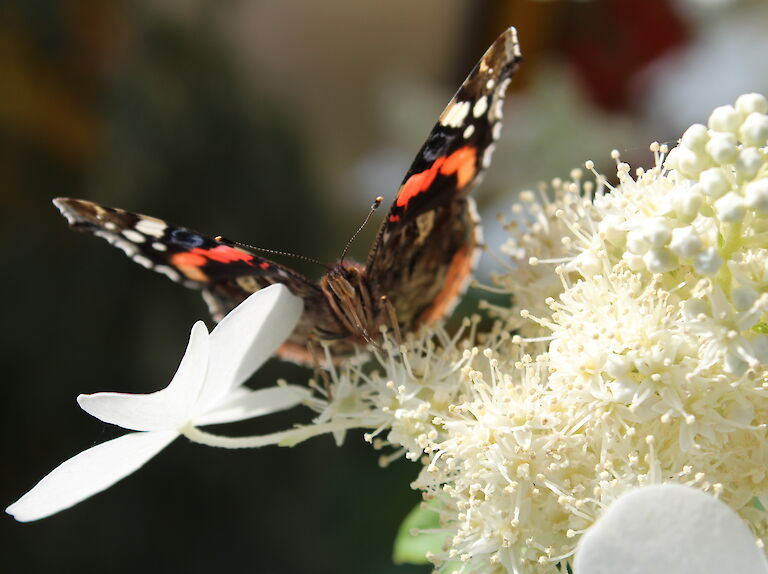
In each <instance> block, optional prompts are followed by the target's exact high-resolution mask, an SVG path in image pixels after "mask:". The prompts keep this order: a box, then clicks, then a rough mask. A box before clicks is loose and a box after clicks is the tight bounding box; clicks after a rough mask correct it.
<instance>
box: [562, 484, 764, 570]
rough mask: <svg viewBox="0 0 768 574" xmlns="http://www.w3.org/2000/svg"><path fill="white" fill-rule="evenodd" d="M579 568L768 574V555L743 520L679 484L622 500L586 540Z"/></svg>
mask: <svg viewBox="0 0 768 574" xmlns="http://www.w3.org/2000/svg"><path fill="white" fill-rule="evenodd" d="M573 566H574V571H575V572H577V573H578V574H613V573H614V572H625V573H631V572H659V573H665V572H670V573H671V572H674V573H675V574H720V573H722V572H743V573H745V574H746V573H747V572H749V573H750V574H766V573H768V562H766V559H765V555H764V554H763V552H762V550H760V549H759V548H758V546H757V544H756V543H755V536H754V535H753V534H752V532H750V530H749V528H748V527H747V525H746V524H745V523H744V521H743V520H742V519H741V518H740V517H739V515H738V514H736V513H735V512H734V511H733V510H731V509H730V508H729V507H728V505H726V504H723V503H722V502H720V501H719V500H717V499H716V498H714V497H712V496H708V495H706V494H704V493H703V492H701V491H700V490H698V489H695V488H690V487H686V486H681V485H678V484H665V485H654V486H648V487H645V488H639V489H636V490H634V491H631V492H629V493H627V494H625V495H623V496H621V497H620V498H619V499H618V500H616V502H614V503H613V504H611V506H609V507H608V509H607V510H606V511H605V513H604V514H603V516H602V517H601V518H600V519H599V520H598V521H597V522H596V523H595V524H594V525H593V526H592V527H591V528H590V529H589V530H587V532H586V533H585V534H584V536H582V538H581V540H580V541H579V545H578V547H577V549H576V560H575V561H574V564H573Z"/></svg>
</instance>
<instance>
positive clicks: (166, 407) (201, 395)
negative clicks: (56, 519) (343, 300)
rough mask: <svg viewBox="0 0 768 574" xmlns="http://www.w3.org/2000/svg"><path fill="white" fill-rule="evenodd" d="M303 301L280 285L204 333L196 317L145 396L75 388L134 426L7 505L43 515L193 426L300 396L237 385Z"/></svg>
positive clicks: (91, 405) (110, 417) (284, 333)
mask: <svg viewBox="0 0 768 574" xmlns="http://www.w3.org/2000/svg"><path fill="white" fill-rule="evenodd" d="M302 307H303V304H302V300H301V299H299V298H298V297H296V296H294V295H292V294H291V293H290V291H288V289H287V288H286V287H284V286H283V285H273V286H270V287H267V288H266V289H262V290H261V291H257V292H256V293H254V294H253V295H251V296H250V297H249V298H248V299H246V300H245V301H243V302H242V303H241V304H240V305H239V306H237V307H236V308H235V309H234V310H232V311H231V312H230V313H229V314H228V315H227V316H226V317H225V318H224V319H223V320H222V321H221V322H220V323H219V324H218V325H217V326H216V328H215V329H214V330H213V331H212V332H211V333H210V335H209V334H208V330H207V329H206V328H205V324H204V323H203V322H202V321H198V322H197V323H195V325H194V327H192V332H191V334H190V337H189V344H188V345H187V349H186V351H185V353H184V356H183V357H182V359H181V363H180V364H179V368H178V370H177V371H176V374H175V375H174V377H173V379H172V380H171V382H170V384H169V385H168V386H167V387H165V388H164V389H162V390H160V391H157V392H154V393H149V394H145V395H143V394H126V393H96V394H93V395H80V396H79V397H78V398H77V402H78V403H79V404H80V406H81V407H82V409H83V410H85V411H86V412H88V413H89V414H91V415H93V416H95V417H96V418H98V419H100V420H102V421H104V422H106V423H110V424H114V425H117V426H120V427H123V428H125V429H129V430H133V431H139V432H134V433H130V434H126V435H124V436H121V437H120V438H116V439H113V440H110V441H107V442H104V443H101V444H99V445H96V446H94V447H92V448H89V449H88V450H85V451H83V452H81V453H80V454H78V455H77V456H75V457H73V458H71V459H69V460H67V461H66V462H64V463H62V464H61V465H59V466H58V467H57V468H55V469H54V470H53V471H52V472H51V473H50V474H48V475H47V476H46V477H45V478H43V479H42V480H41V481H40V482H38V483H37V485H36V486H35V487H34V488H33V489H32V490H30V491H29V492H28V493H27V494H25V495H24V496H22V497H21V498H20V499H19V500H18V501H16V502H15V503H14V504H12V505H10V506H9V507H8V508H7V509H6V512H8V513H9V514H12V515H13V516H14V517H15V518H16V520H19V521H22V522H27V521H30V520H38V519H40V518H44V517H46V516H50V515H51V514H54V513H56V512H59V511H61V510H64V509H65V508H69V507H70V506H73V505H75V504H77V503H78V502H80V501H82V500H84V499H86V498H88V497H90V496H93V495H94V494H96V493H98V492H101V491H102V490H105V489H107V488H109V487H110V486H112V485H113V484H115V483H116V482H117V481H119V480H121V479H123V478H125V477H126V476H128V475H129V474H131V473H133V472H135V471H136V470H138V469H139V468H141V467H142V466H143V465H144V464H145V463H146V462H148V461H149V459H150V458H152V457H153V456H155V455H156V454H157V453H158V452H160V451H161V450H162V449H163V448H165V447H166V446H168V445H169V444H170V443H171V442H172V441H173V440H174V439H176V438H178V437H179V436H181V435H182V434H184V435H187V436H189V434H190V433H191V432H192V431H193V429H194V427H196V426H198V425H208V424H219V423H227V422H235V421H240V420H245V419H248V418H252V417H255V416H261V415H264V414H267V413H271V412H276V411H280V410H284V409H287V408H290V407H292V406H295V405H297V404H299V403H301V402H302V401H303V400H305V399H307V398H308V395H309V393H308V392H307V390H306V389H305V388H303V387H297V386H292V385H285V386H281V387H274V388H267V389H261V390H257V391H250V390H248V389H245V388H243V387H242V384H243V383H244V382H245V381H246V379H248V378H249V377H250V376H251V375H252V374H253V373H254V371H256V370H257V369H258V368H259V367H260V366H261V365H262V364H263V363H264V362H265V361H266V360H267V359H268V358H269V357H270V355H272V353H274V351H275V350H276V349H277V347H278V346H279V345H280V344H282V342H283V341H284V340H285V339H286V338H287V337H288V335H290V334H291V331H293V328H294V327H295V326H296V323H297V322H298V320H299V317H300V316H301V312H302Z"/></svg>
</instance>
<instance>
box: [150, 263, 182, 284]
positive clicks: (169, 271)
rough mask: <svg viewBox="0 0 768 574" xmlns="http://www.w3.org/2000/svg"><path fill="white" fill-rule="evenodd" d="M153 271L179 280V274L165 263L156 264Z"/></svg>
mask: <svg viewBox="0 0 768 574" xmlns="http://www.w3.org/2000/svg"><path fill="white" fill-rule="evenodd" d="M154 271H157V272H158V273H162V274H163V275H165V276H166V277H168V278H169V279H170V280H171V281H181V275H179V273H178V272H177V271H176V270H175V269H174V268H173V267H168V266H167V265H156V266H155V268H154Z"/></svg>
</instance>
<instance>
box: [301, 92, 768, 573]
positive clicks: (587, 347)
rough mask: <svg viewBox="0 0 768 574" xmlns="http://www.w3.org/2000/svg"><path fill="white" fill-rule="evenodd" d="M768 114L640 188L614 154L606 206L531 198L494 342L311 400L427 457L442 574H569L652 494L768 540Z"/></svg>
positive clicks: (503, 284)
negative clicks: (702, 496)
mask: <svg viewBox="0 0 768 574" xmlns="http://www.w3.org/2000/svg"><path fill="white" fill-rule="evenodd" d="M766 112H768V101H766V99H765V98H763V97H762V96H759V95H754V94H752V95H746V96H742V97H741V98H739V99H738V101H737V102H736V104H735V106H724V107H721V108H718V109H717V110H715V111H714V113H713V114H712V116H711V117H710V120H709V127H705V126H703V125H696V126H693V127H691V128H690V129H689V130H687V131H686V133H685V134H684V136H683V137H682V139H681V142H680V144H679V145H678V146H677V147H675V148H674V149H672V150H671V151H669V152H668V153H667V149H666V148H665V147H664V146H659V145H658V144H654V145H653V146H652V147H651V149H652V151H653V152H654V154H655V159H656V162H655V166H654V167H653V168H652V169H650V170H647V171H644V170H638V171H637V172H636V175H635V176H632V175H631V174H630V168H629V166H628V165H626V164H624V163H621V162H620V161H618V160H619V157H618V154H615V158H616V159H617V164H618V170H617V171H618V179H619V184H618V185H617V186H616V187H611V188H610V190H609V191H608V192H604V191H603V190H604V189H605V188H606V187H609V186H607V185H606V184H605V182H604V179H602V178H600V177H599V179H598V184H599V185H598V191H597V192H596V193H595V197H594V198H591V197H589V195H591V193H587V197H584V195H583V193H584V191H585V189H586V191H588V192H591V191H592V189H591V188H590V187H589V186H587V185H585V184H582V183H580V180H579V178H580V174H579V173H575V174H573V175H574V176H575V179H574V181H573V182H557V184H556V186H555V197H554V199H552V200H548V199H546V198H544V197H542V200H541V201H540V202H537V201H536V198H535V196H534V194H524V195H523V197H522V198H521V203H520V204H519V205H517V206H516V207H515V208H514V209H513V214H514V216H515V222H514V223H512V224H509V228H510V231H511V233H512V234H513V239H511V240H510V241H509V242H508V243H507V244H506V245H505V246H504V248H503V251H504V252H505V253H506V254H508V255H510V256H511V261H512V265H511V268H510V271H509V272H508V273H504V274H500V275H499V276H498V277H497V278H496V281H497V283H498V285H499V286H500V288H501V289H503V290H508V291H509V292H510V293H514V298H515V303H514V305H512V306H510V307H508V308H504V307H502V306H498V305H496V306H492V307H491V310H492V311H493V312H494V313H495V314H496V316H498V317H500V318H501V319H503V320H500V321H498V322H497V325H496V327H495V328H494V331H493V332H492V333H490V334H487V335H486V336H485V337H475V334H474V333H473V332H470V333H469V337H465V338H464V339H462V340H463V341H475V343H474V344H476V345H477V346H474V347H473V346H471V345H470V344H468V343H459V342H458V339H453V340H449V339H448V337H447V336H446V335H445V334H443V333H438V334H437V335H434V336H433V338H427V339H423V340H421V341H410V342H408V343H406V344H405V345H401V346H400V347H399V348H397V349H391V352H389V353H382V354H381V355H380V356H379V362H380V365H381V369H380V370H381V371H382V372H381V373H374V374H373V375H370V374H368V375H366V374H363V373H362V372H361V371H359V370H355V371H349V372H346V373H342V374H341V375H337V374H335V373H334V377H335V383H334V384H335V385H336V387H337V388H339V389H341V388H344V389H346V390H345V392H343V393H338V392H335V391H333V385H332V387H331V388H332V391H331V393H329V395H328V397H332V399H329V398H328V397H326V398H325V399H319V400H318V401H316V403H315V404H314V407H315V408H316V409H317V410H319V411H322V412H324V413H326V414H325V415H323V416H325V417H326V418H329V419H333V418H335V417H337V416H339V415H338V414H334V413H335V412H339V411H342V410H343V411H344V415H343V416H344V417H347V418H355V417H358V418H359V420H361V421H362V420H364V419H366V418H367V420H368V422H369V423H370V422H371V417H372V416H373V414H372V413H376V415H375V416H376V424H377V426H378V429H377V431H376V432H375V433H373V434H374V435H383V433H384V431H387V432H388V434H386V440H385V441H381V444H389V445H392V446H394V447H396V448H398V449H400V450H399V451H398V453H399V452H403V451H404V452H406V453H407V456H408V458H410V459H412V460H421V461H422V462H423V464H424V467H423V470H422V472H421V474H420V476H419V478H418V479H417V480H416V481H415V483H414V486H415V487H416V488H419V489H421V490H422V491H423V492H424V494H425V497H426V498H427V499H433V498H436V499H437V501H438V503H437V504H436V503H431V504H430V508H438V509H439V510H438V512H439V513H440V517H441V525H442V529H443V532H444V533H445V535H446V544H445V547H444V548H443V550H442V551H437V552H435V553H434V554H433V555H432V556H431V559H432V560H433V561H434V562H435V563H436V564H438V565H441V564H443V565H445V571H461V572H515V573H529V572H551V573H555V572H559V571H563V570H562V568H563V565H564V563H566V562H570V561H571V560H572V557H573V554H574V552H575V549H576V545H577V542H578V541H579V538H580V536H581V534H582V533H584V532H585V531H587V530H588V529H589V527H590V526H591V525H592V524H593V523H594V522H595V520H596V519H597V518H598V516H599V515H601V513H602V511H603V509H604V508H605V507H606V506H608V505H609V504H610V503H611V502H612V501H614V500H615V499H617V498H618V497H619V496H620V495H622V494H624V493H625V492H627V491H629V490H631V489H632V488H634V487H636V486H642V485H648V484H663V483H677V484H684V485H688V486H693V487H695V488H697V489H699V490H701V491H704V492H707V493H710V494H714V495H716V496H718V497H719V498H720V499H721V500H722V501H724V502H725V503H727V504H728V505H729V506H730V507H731V508H733V509H734V510H736V511H737V512H738V513H739V515H740V516H741V517H742V518H743V519H744V520H745V521H746V522H747V524H748V525H749V527H750V528H751V530H752V532H753V534H754V535H755V537H756V538H757V539H758V540H759V541H761V543H763V542H765V541H766V539H768V514H766V511H765V509H766V508H768V496H766V494H765V493H766V492H768V435H767V433H766V423H765V421H768V370H766V364H768V336H767V335H768V321H766V312H767V311H768V226H767V224H768V161H767V152H766V144H768V115H766ZM587 168H588V169H590V170H591V169H593V168H592V165H591V164H590V163H589V162H588V164H587ZM489 307H490V306H489ZM518 317H519V318H518ZM510 327H515V328H517V329H518V330H519V331H518V332H519V333H520V334H521V335H522V337H527V338H522V337H521V336H520V335H518V336H515V337H512V336H510V334H509V328H510ZM473 329H474V327H473ZM534 337H536V338H535V339H534ZM350 397H356V398H355V399H354V400H352V399H351V398H350ZM341 405H346V406H347V407H349V406H350V405H354V406H353V407H352V408H351V409H350V408H347V409H346V410H345V409H343V408H342V407H341ZM353 411H354V412H353ZM396 454H397V453H396Z"/></svg>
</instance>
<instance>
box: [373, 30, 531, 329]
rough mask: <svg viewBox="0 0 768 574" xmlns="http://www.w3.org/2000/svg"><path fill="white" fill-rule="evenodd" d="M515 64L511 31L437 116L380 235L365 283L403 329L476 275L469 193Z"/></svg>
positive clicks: (488, 150) (442, 309) (495, 131)
mask: <svg viewBox="0 0 768 574" xmlns="http://www.w3.org/2000/svg"><path fill="white" fill-rule="evenodd" d="M519 62H520V48H519V45H518V42H517V34H516V32H515V29H514V28H510V29H508V30H507V31H506V32H504V33H503V34H502V35H501V36H499V38H498V39H497V40H496V41H495V42H494V43H493V44H492V45H491V47H490V48H488V50H487V51H486V53H485V54H484V55H483V57H482V58H481V59H480V61H479V62H478V63H477V65H476V66H475V68H474V69H473V70H472V72H471V73H470V74H469V76H468V77H467V79H466V80H465V81H464V83H463V84H462V85H461V87H460V88H459V90H458V91H457V92H456V95H455V96H454V97H453V99H452V100H451V101H450V102H449V104H448V106H447V107H446V108H445V110H444V111H443V113H442V114H441V115H440V118H439V120H438V122H437V124H435V127H434V128H433V129H432V132H431V133H430V134H429V137H428V138H427V140H426V142H425V143H424V145H423V146H422V148H421V149H420V150H419V153H418V154H417V156H416V159H415V160H414V162H413V164H412V165H411V167H410V169H409V170H408V172H407V173H406V175H405V178H404V179H403V183H402V184H401V185H400V188H399V190H398V192H397V196H396V198H395V201H394V203H393V205H392V207H391V209H390V212H389V214H388V215H387V218H386V220H385V221H384V223H382V226H381V228H380V229H379V233H378V236H377V239H376V242H375V243H374V246H373V248H372V249H371V252H370V254H369V256H368V262H367V265H366V271H367V276H368V279H369V280H370V282H371V284H373V285H375V286H376V287H377V290H378V291H377V293H378V294H380V295H386V296H387V297H388V298H389V299H390V301H391V302H392V303H393V304H394V307H395V310H396V313H397V318H398V322H399V323H400V325H401V327H403V328H405V329H406V330H411V329H415V328H416V327H418V326H419V325H421V324H424V323H429V322H431V321H432V320H434V319H437V318H439V317H442V316H444V315H445V314H446V313H447V312H449V311H450V309H451V308H452V307H453V305H454V304H455V302H456V300H457V299H458V297H459V295H460V294H461V293H462V292H463V290H464V288H465V286H466V283H467V281H468V279H469V277H470V274H471V272H472V269H473V268H474V264H475V261H476V259H477V255H478V247H479V244H480V240H481V237H480V227H479V219H478V218H477V215H476V211H475V208H474V203H473V201H472V200H471V198H469V197H467V194H468V193H469V192H470V191H471V190H472V189H473V188H474V187H475V186H476V185H477V183H478V182H479V181H480V179H481V178H482V175H483V171H484V169H485V168H486V167H487V166H488V165H489V163H490V160H491V155H492V154H493V150H494V142H495V141H496V140H497V139H498V137H499V134H500V130H501V116H502V110H501V106H502V104H503V101H504V96H505V94H506V90H507V86H508V84H509V82H510V80H511V77H512V75H513V74H514V72H515V70H516V69H517V67H518V64H519Z"/></svg>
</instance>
